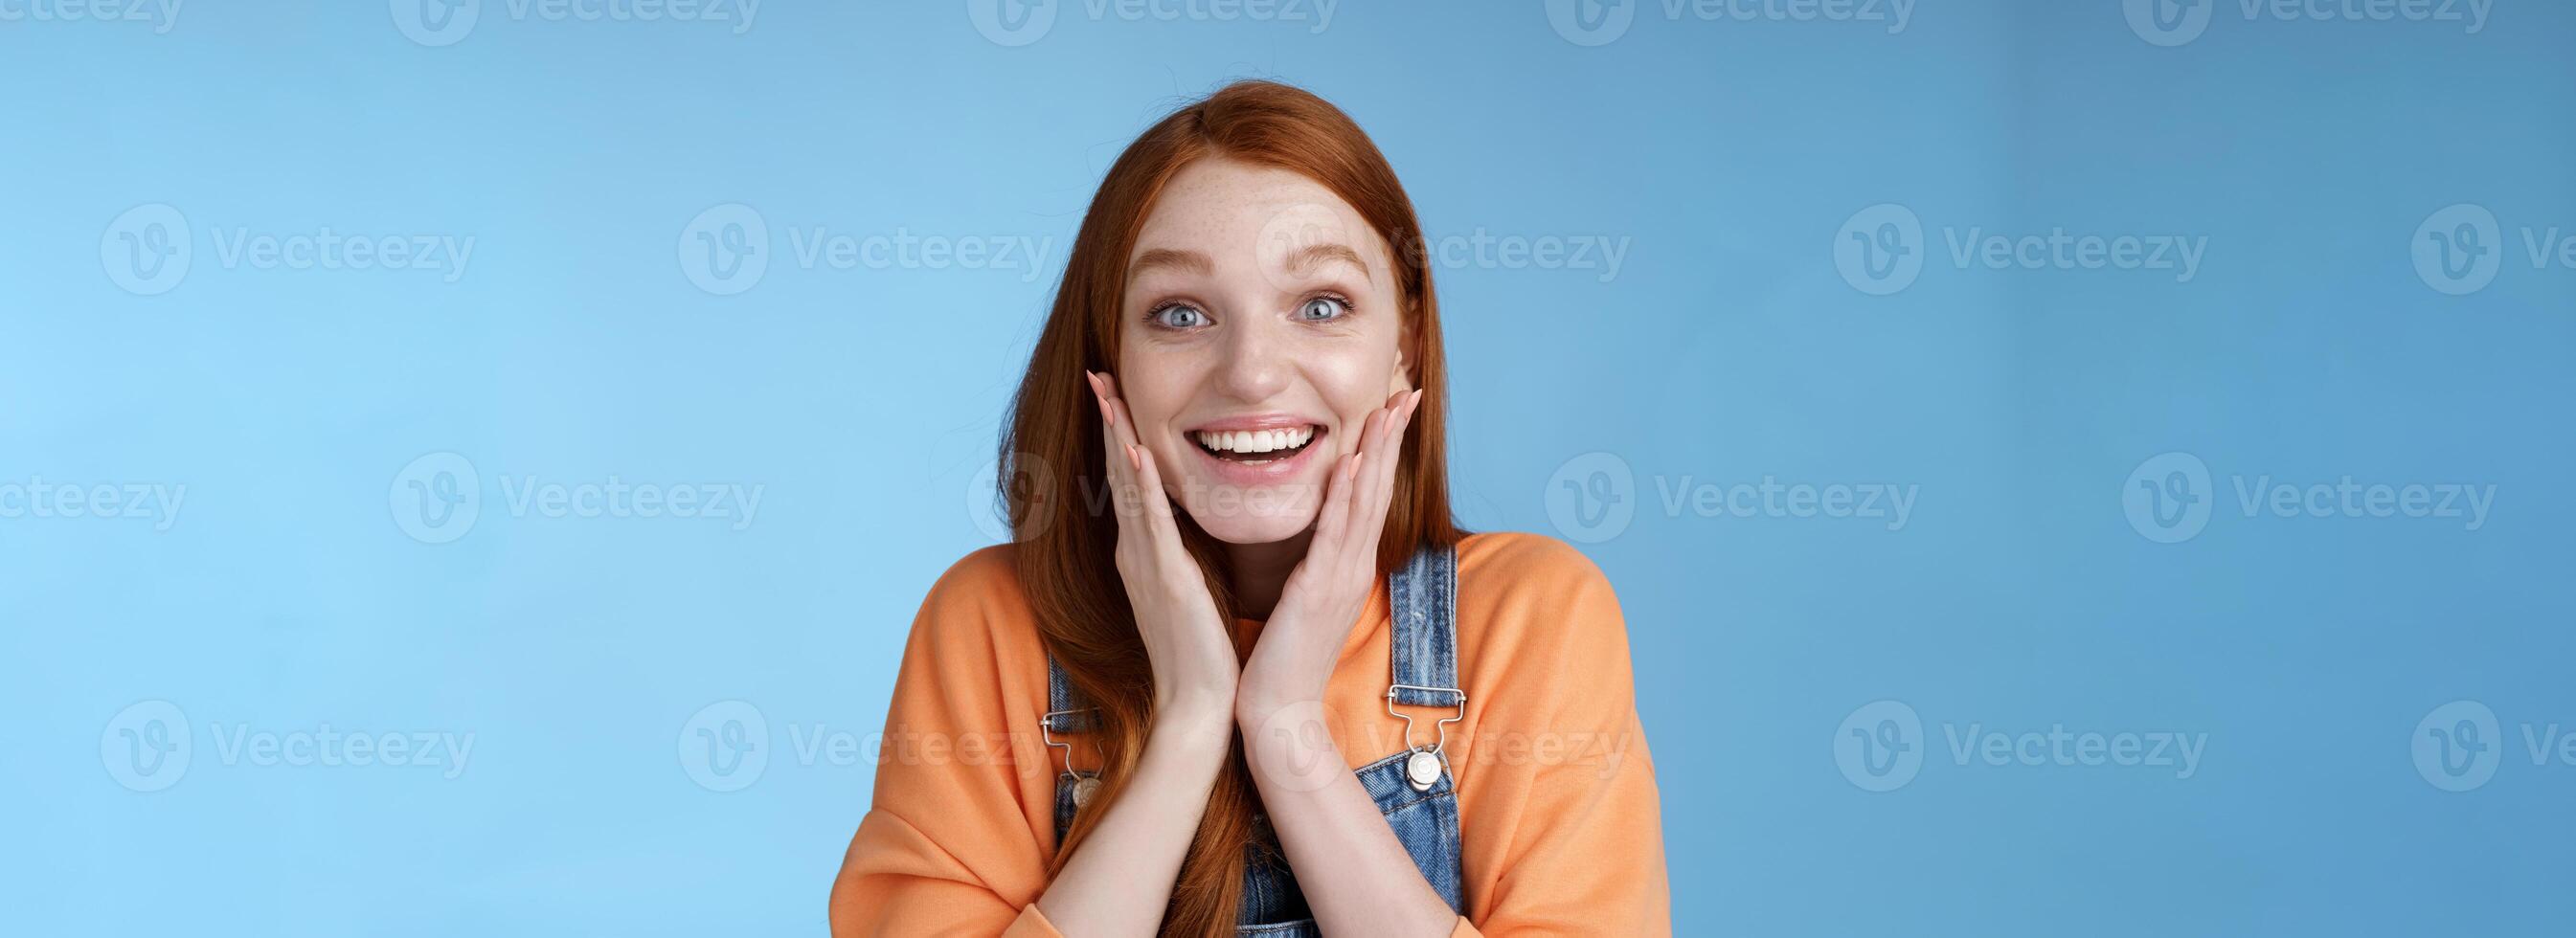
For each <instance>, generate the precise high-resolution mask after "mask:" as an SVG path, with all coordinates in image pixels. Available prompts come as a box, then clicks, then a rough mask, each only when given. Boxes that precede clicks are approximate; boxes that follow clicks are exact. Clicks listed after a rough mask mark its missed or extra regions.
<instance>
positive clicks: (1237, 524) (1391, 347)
mask: <svg viewBox="0 0 2576 938" xmlns="http://www.w3.org/2000/svg"><path fill="white" fill-rule="evenodd" d="M1119 316H1120V320H1121V324H1120V326H1119V327H1118V328H1119V336H1120V340H1119V348H1120V351H1119V355H1118V363H1117V369H1118V370H1117V371H1116V373H1115V376H1116V378H1117V381H1118V390H1119V393H1120V395H1121V396H1123V397H1124V398H1125V399H1126V402H1127V409H1128V412H1129V413H1130V414H1131V415H1132V417H1133V419H1134V421H1135V429H1136V437H1137V439H1138V440H1139V441H1140V442H1142V443H1144V445H1145V446H1146V448H1148V449H1150V450H1152V451H1153V454H1154V461H1155V463H1156V465H1157V466H1158V467H1159V468H1160V469H1161V474H1162V478H1163V488H1164V490H1165V491H1166V492H1167V493H1169V494H1170V496H1171V498H1172V503H1173V504H1175V505H1178V506H1180V507H1181V508H1183V509H1184V510H1186V511H1188V512H1189V514H1190V517H1191V518H1193V519H1195V520H1196V521H1197V522H1198V524H1199V527H1201V528H1203V529H1205V530H1206V531H1207V532H1208V533H1209V534H1212V535H1215V536H1216V538H1217V539H1219V540H1222V541H1225V542H1228V543H1233V544H1258V543H1271V542H1275V541H1283V540H1287V539H1289V538H1292V537H1295V536H1297V535H1298V534H1300V533H1302V532H1304V531H1305V530H1306V528H1307V527H1308V526H1310V525H1311V524H1313V523H1314V520H1315V514H1316V510H1317V507H1318V506H1319V505H1320V504H1321V498H1322V495H1323V490H1324V480H1325V478H1326V476H1328V475H1329V474H1330V473H1331V471H1332V467H1333V465H1334V463H1335V462H1336V461H1337V460H1338V459H1339V458H1340V457H1341V456H1342V455H1343V454H1345V453H1348V452H1350V451H1351V450H1350V447H1351V446H1353V445H1355V443H1356V441H1357V439H1358V438H1359V436H1360V432H1359V431H1360V428H1361V427H1362V425H1363V424H1364V422H1365V421H1366V420H1367V419H1368V414H1369V412H1370V411H1372V410H1375V409H1377V408H1380V407H1383V406H1386V402H1387V398H1388V397H1389V396H1391V395H1393V394H1395V393H1396V392H1398V391H1403V390H1409V389H1410V388H1411V387H1412V385H1411V383H1410V382H1409V381H1408V380H1407V378H1406V377H1405V364H1406V363H1405V361H1404V359H1403V357H1402V354H1401V353H1400V351H1399V349H1401V348H1402V347H1403V345H1404V338H1405V336H1404V329H1405V326H1404V322H1403V313H1402V310H1400V309H1398V307H1397V296H1396V289H1395V274H1394V265H1393V257H1392V255H1391V254H1390V253H1389V252H1388V248H1387V245H1386V242H1385V240H1384V239H1382V238H1380V237H1378V235H1377V233H1376V232H1375V231H1374V230H1373V229H1371V228H1370V227H1369V226H1368V223H1367V222H1366V221H1364V220H1362V219H1361V218H1360V215H1359V213H1358V212H1357V211H1354V210H1353V209H1352V208H1351V207H1350V206H1349V205H1347V204H1345V203H1344V202H1343V201H1342V200H1341V199H1340V197H1338V196H1335V195H1334V194H1333V193H1332V191H1331V190H1329V189H1326V188H1324V187H1323V186H1322V185H1321V184H1318V183H1316V182H1315V181H1314V180H1311V179H1308V178H1306V177H1305V176H1302V175H1299V174H1297V173H1294V172H1290V171H1288V170H1282V169H1269V168H1262V167H1255V166H1251V165H1248V164H1244V163H1239V162H1234V161H1231V160H1225V159H1221V158H1211V159H1202V160H1198V161H1196V162H1194V163H1191V164H1190V165H1188V166H1185V167H1183V168H1182V169H1181V170H1180V172H1179V173H1177V174H1175V175H1174V176H1173V178H1172V180H1171V181H1170V182H1169V183H1168V184H1167V185H1165V187H1164V189H1163V192H1162V194H1161V195H1160V196H1159V197H1158V200H1157V202H1156V204H1155V206H1154V209H1153V213H1152V214H1150V215H1148V216H1146V218H1145V226H1144V230H1143V232H1142V233H1141V234H1140V235H1139V236H1138V238H1137V239H1136V247H1135V250H1134V251H1133V252H1132V253H1130V254H1129V255H1128V257H1127V289H1126V296H1125V299H1124V300H1123V301H1122V302H1121V303H1120V304H1119ZM1371 455H1372V456H1374V455H1375V454H1371Z"/></svg>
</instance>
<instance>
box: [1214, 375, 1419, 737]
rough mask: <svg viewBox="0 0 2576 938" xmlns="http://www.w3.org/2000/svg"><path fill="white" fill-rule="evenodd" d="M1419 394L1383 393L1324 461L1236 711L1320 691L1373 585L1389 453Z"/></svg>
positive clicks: (1391, 479)
mask: <svg viewBox="0 0 2576 938" xmlns="http://www.w3.org/2000/svg"><path fill="white" fill-rule="evenodd" d="M1421 403H1422V392H1421V391H1419V390H1415V391H1402V392H1398V393H1397V394H1395V395H1394V396H1393V397H1389V398H1387V402H1386V406H1385V407H1384V408H1381V409H1379V410H1376V411H1372V412H1370V413H1369V416H1368V419H1367V421H1366V422H1365V423H1364V425H1363V426H1362V428H1361V430H1360V446H1359V451H1358V452H1356V453H1352V454H1349V455H1346V456H1343V457H1342V458H1341V459H1340V460H1338V461H1336V462H1335V463H1334V464H1333V471H1332V473H1331V474H1330V475H1329V476H1328V477H1327V478H1328V481H1327V483H1326V486H1327V487H1326V490H1325V494H1324V506H1323V509H1322V510H1321V511H1320V512H1319V513H1318V515H1317V517H1316V519H1315V536H1314V538H1313V540H1312V541H1310V542H1309V543H1308V544H1307V546H1306V559H1305V560H1303V561H1300V562H1299V563H1298V564H1297V569H1296V570H1294V571H1292V572H1290V573H1289V574H1288V582H1287V585H1286V586H1284V587H1283V588H1282V589H1281V591H1280V594H1279V603H1278V605H1277V606H1276V607H1275V608H1273V609H1272V610H1271V614H1270V621H1269V623H1268V624H1266V625H1264V626H1263V627H1262V631H1261V638H1260V640H1259V641H1257V642H1256V643H1254V645H1253V648H1252V655H1251V658H1250V659H1249V660H1247V661H1245V662H1244V665H1243V675H1242V679H1241V681H1240V684H1239V686H1238V687H1237V689H1236V693H1235V712H1236V713H1237V714H1238V715H1240V716H1241V717H1243V718H1245V719H1248V720H1252V721H1254V722H1255V723H1257V722H1258V721H1260V720H1262V719H1264V718H1266V717H1268V716H1269V715H1270V714H1271V713H1273V712H1275V711H1277V710H1278V709H1279V708H1280V707H1284V706H1287V705H1289V704H1293V703H1298V702H1301V701H1319V700H1321V699H1322V698H1323V694H1324V685H1325V683H1326V682H1327V681H1328V680H1330V679H1331V677H1332V674H1333V666H1334V665H1335V664H1336V663H1337V662H1338V660H1339V659H1340V657H1341V650H1342V643H1343V642H1345V641H1347V640H1348V639H1349V638H1350V633H1351V628H1352V627H1353V626H1355V625H1357V624H1358V623H1359V616H1360V611H1361V609H1363V608H1364V607H1366V606H1367V605H1368V598H1369V594H1370V592H1371V591H1373V590H1375V589H1376V588H1377V578H1378V577H1377V543H1378V536H1379V535H1380V534H1381V533H1382V532H1384V531H1385V530H1386V509H1387V504H1388V503H1389V502H1390V501H1391V500H1392V497H1393V495H1394V492H1395V469H1396V466H1397V464H1398V463H1399V462H1401V460H1399V459H1397V458H1396V455H1397V451H1398V450H1399V449H1400V448H1401V447H1402V446H1403V443H1404V431H1405V428H1406V427H1408V426H1411V425H1412V423H1413V411H1414V408H1415V407H1417V406H1419V405H1420V404H1421ZM1247 725H1254V724H1247Z"/></svg>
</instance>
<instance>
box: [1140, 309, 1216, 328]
mask: <svg viewBox="0 0 2576 938" xmlns="http://www.w3.org/2000/svg"><path fill="white" fill-rule="evenodd" d="M1145 318H1147V319H1150V320H1153V321H1154V324H1155V325H1158V326H1164V327H1167V328H1172V329H1189V328H1194V327H1197V326H1204V325H1207V321H1208V318H1207V314H1206V313H1202V312H1199V311H1198V308H1197V307H1193V306H1186V305H1183V304H1180V303H1171V304H1167V305H1163V306H1157V307H1154V311H1153V312H1151V313H1147V314H1145Z"/></svg>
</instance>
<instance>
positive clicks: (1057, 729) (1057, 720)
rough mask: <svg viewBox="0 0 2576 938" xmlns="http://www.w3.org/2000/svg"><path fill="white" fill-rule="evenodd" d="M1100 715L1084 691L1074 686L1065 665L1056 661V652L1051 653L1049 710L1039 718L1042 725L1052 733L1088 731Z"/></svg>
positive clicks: (1048, 661) (1048, 675)
mask: <svg viewBox="0 0 2576 938" xmlns="http://www.w3.org/2000/svg"><path fill="white" fill-rule="evenodd" d="M1097 716H1098V711H1096V710H1094V709H1093V708H1092V706H1091V704H1090V702H1089V701H1087V700H1085V699H1084V698H1083V696H1082V691H1080V690H1077V689H1075V688H1074V686H1073V679H1071V678H1068V677H1066V676H1065V674H1064V667H1063V666H1062V665H1058V664H1056V663H1055V656H1054V655H1048V656H1047V713H1046V715H1045V716H1043V717H1039V718H1038V723H1039V725H1041V726H1044V727H1046V729H1047V731H1048V732H1050V733H1088V732H1090V731H1091V728H1092V726H1093V725H1094V722H1095V720H1096V719H1097Z"/></svg>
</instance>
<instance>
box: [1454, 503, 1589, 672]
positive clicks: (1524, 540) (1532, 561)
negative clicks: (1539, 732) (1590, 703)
mask: <svg viewBox="0 0 2576 938" xmlns="http://www.w3.org/2000/svg"><path fill="white" fill-rule="evenodd" d="M1458 629H1459V632H1460V633H1461V637H1462V638H1465V637H1468V636H1474V637H1475V638H1478V639H1481V640H1482V641H1483V643H1485V644H1486V645H1487V646H1488V647H1493V648H1498V649H1499V648H1512V649H1520V650H1524V651H1530V652H1538V651H1541V650H1543V649H1550V648H1561V647H1564V646H1567V645H1571V644H1587V645H1601V644H1619V645H1624V644H1625V643H1626V635H1627V627H1626V625H1625V624H1624V622H1623V621H1622V619H1621V618H1620V614H1619V598H1618V596H1617V594H1615V593H1613V592H1611V590H1610V580H1609V578H1608V577H1605V576H1603V575H1602V574H1601V568H1600V567H1599V566H1597V565H1595V564H1594V563H1593V562H1592V558H1590V557H1586V556H1584V555H1583V552H1582V551H1579V550H1576V549H1574V547H1573V546H1572V545H1570V544H1567V543H1565V542H1564V541H1560V540H1557V539H1556V538H1552V537H1548V536H1547V535H1544V534H1529V533H1524V532H1518V531H1497V532H1492V533H1485V534H1474V535H1469V536H1468V537H1467V539H1466V540H1464V541H1461V542H1459V544H1458Z"/></svg>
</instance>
